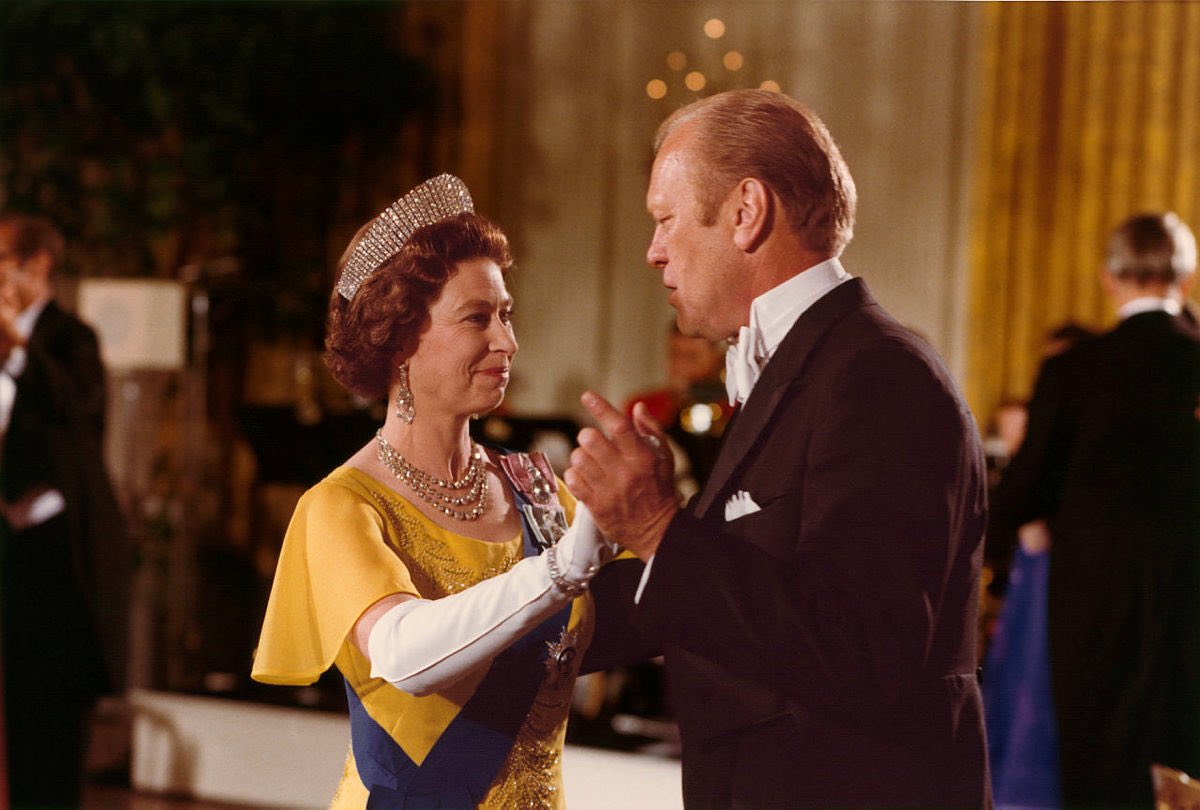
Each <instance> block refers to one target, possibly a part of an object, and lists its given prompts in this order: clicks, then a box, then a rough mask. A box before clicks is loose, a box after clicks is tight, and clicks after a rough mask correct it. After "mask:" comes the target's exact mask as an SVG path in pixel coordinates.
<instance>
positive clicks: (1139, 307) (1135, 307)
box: [1117, 295, 1183, 320]
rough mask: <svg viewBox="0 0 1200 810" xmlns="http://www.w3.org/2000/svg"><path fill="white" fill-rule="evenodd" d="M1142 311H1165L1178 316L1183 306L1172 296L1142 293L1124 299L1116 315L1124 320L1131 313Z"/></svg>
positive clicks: (1140, 312) (1139, 313) (1135, 313)
mask: <svg viewBox="0 0 1200 810" xmlns="http://www.w3.org/2000/svg"><path fill="white" fill-rule="evenodd" d="M1143 312H1166V313H1167V314H1168V315H1175V316H1178V315H1179V313H1181V312H1183V307H1181V306H1180V305H1179V301H1177V300H1176V299H1174V298H1159V297H1158V296H1156V295H1144V296H1142V297H1141V298H1135V299H1133V300H1132V301H1126V302H1125V304H1124V305H1123V306H1122V307H1121V308H1120V309H1118V310H1117V317H1118V318H1120V319H1121V320H1125V319H1126V318H1129V317H1132V316H1133V315H1141V314H1142V313H1143Z"/></svg>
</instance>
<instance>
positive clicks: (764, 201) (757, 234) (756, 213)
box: [728, 177, 775, 253]
mask: <svg viewBox="0 0 1200 810" xmlns="http://www.w3.org/2000/svg"><path fill="white" fill-rule="evenodd" d="M728 204H729V205H730V206H731V207H732V215H733V218H734V219H733V242H734V244H735V245H737V247H738V249H739V250H742V251H744V252H746V253H753V252H754V251H755V250H757V249H758V247H759V245H761V244H762V242H763V240H764V239H766V237H767V235H768V234H770V232H771V225H772V220H773V218H774V212H775V200H774V198H773V197H772V196H771V191H770V189H768V188H767V186H766V184H764V183H763V182H762V181H761V180H758V179H756V178H753V177H747V178H745V179H744V180H741V181H740V182H738V184H737V185H736V186H734V188H733V191H731V192H730V200H729V202H728Z"/></svg>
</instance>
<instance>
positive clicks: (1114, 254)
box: [1105, 212, 1196, 285]
mask: <svg viewBox="0 0 1200 810" xmlns="http://www.w3.org/2000/svg"><path fill="white" fill-rule="evenodd" d="M1105 266H1106V267H1107V269H1108V272H1110V273H1112V274H1113V275H1114V276H1119V277H1121V278H1122V279H1126V280H1129V281H1134V282H1136V283H1137V284H1139V285H1142V284H1149V283H1164V284H1171V283H1175V282H1178V281H1182V280H1183V279H1185V278H1187V277H1188V276H1189V275H1191V274H1192V273H1194V272H1196V237H1195V235H1194V234H1193V233H1192V229H1191V228H1189V227H1188V226H1187V223H1185V222H1184V221H1183V220H1182V219H1180V218H1179V217H1178V216H1177V215H1175V214H1174V213H1171V212H1167V213H1165V214H1139V215H1137V216H1134V217H1130V218H1129V219H1127V220H1125V221H1124V222H1123V223H1121V224H1120V225H1119V226H1118V227H1117V229H1116V230H1114V231H1113V233H1112V236H1111V237H1109V240H1108V255H1107V257H1106V260H1105Z"/></svg>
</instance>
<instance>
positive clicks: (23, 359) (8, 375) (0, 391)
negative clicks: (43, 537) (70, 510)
mask: <svg viewBox="0 0 1200 810" xmlns="http://www.w3.org/2000/svg"><path fill="white" fill-rule="evenodd" d="M49 300H50V299H48V298H45V299H42V300H41V301H38V302H36V303H34V304H32V305H30V306H28V307H26V308H25V309H24V310H22V312H21V314H20V315H18V316H17V318H16V322H15V326H16V329H17V332H18V334H20V335H21V337H23V338H24V339H25V340H26V341H28V340H29V336H30V335H32V334H33V327H34V325H35V324H37V320H38V318H39V317H40V316H41V314H42V310H43V309H45V308H46V304H47V303H48V302H49ZM28 363H29V357H28V354H27V353H26V351H25V348H24V347H23V346H17V347H15V348H13V350H12V351H11V352H10V353H9V355H8V359H7V360H5V362H4V365H3V366H0V447H3V441H4V436H5V434H6V433H8V424H9V422H10V421H11V420H12V411H13V403H14V402H15V401H16V398H17V380H18V379H19V378H20V377H21V375H22V374H24V373H25V367H26V366H27V365H28ZM66 506H67V504H66V501H65V499H64V498H63V494H62V493H61V492H59V491H58V490H57V489H49V488H45V487H35V488H34V489H33V490H32V491H31V492H29V493H28V497H23V498H21V499H20V500H18V501H17V502H16V503H11V504H10V503H5V502H4V501H3V500H0V508H3V510H4V513H5V517H7V518H8V522H9V525H11V526H12V527H13V528H14V529H17V530H21V529H28V528H30V527H33V526H37V525H38V524H41V523H45V522H46V521H47V520H49V519H50V518H52V517H54V516H56V515H58V514H60V513H61V512H62V511H63V510H64V509H66Z"/></svg>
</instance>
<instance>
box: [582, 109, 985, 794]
mask: <svg viewBox="0 0 1200 810" xmlns="http://www.w3.org/2000/svg"><path fill="white" fill-rule="evenodd" d="M656 151H657V156H656V159H655V162H654V167H653V170H652V174H651V179H650V187H649V191H648V194H647V203H648V208H649V211H650V214H651V215H652V216H653V218H654V221H655V223H656V229H655V233H654V237H653V240H652V242H651V244H650V248H649V252H648V255H647V259H648V261H649V263H650V265H651V266H653V267H656V268H658V269H660V270H661V271H662V275H663V284H664V285H665V286H666V287H667V288H668V289H669V290H670V295H669V301H670V303H671V305H672V306H673V307H674V308H675V309H676V311H677V316H678V321H679V326H680V329H681V330H682V331H683V332H684V333H686V334H695V335H703V336H704V337H707V338H709V339H711V340H721V339H729V338H734V339H736V344H735V345H733V346H732V347H731V349H730V351H729V355H728V358H727V360H728V362H727V378H726V383H727V386H728V388H729V393H730V399H731V400H733V401H736V402H737V403H739V409H738V412H737V413H736V414H735V416H734V417H733V421H732V422H731V424H730V425H729V427H728V428H727V430H726V432H725V439H724V444H723V446H722V448H721V451H720V454H719V456H718V458H717V461H716V465H715V468H714V470H713V472H712V475H711V477H710V478H709V480H708V483H707V484H706V486H705V487H704V489H703V490H702V491H701V492H700V494H699V496H698V497H697V498H696V499H695V500H693V501H692V502H691V504H690V505H689V506H688V507H687V508H686V509H682V510H681V509H679V508H678V507H677V505H676V502H675V500H674V498H673V493H672V490H671V479H670V470H669V461H667V460H665V459H664V458H663V457H662V455H661V454H660V453H658V452H656V451H655V449H654V447H653V445H654V444H656V443H658V442H660V441H661V429H660V428H659V427H658V426H657V425H656V424H654V423H653V420H652V419H650V418H649V417H648V416H647V415H646V414H645V412H644V411H635V413H634V416H633V420H632V421H629V420H626V419H625V418H624V417H623V416H622V415H621V414H619V413H618V412H617V411H615V410H614V409H613V408H612V407H611V406H610V405H608V403H606V402H605V401H604V400H602V399H601V398H600V397H598V396H597V395H596V394H594V393H591V392H589V393H586V394H584V397H583V401H584V404H585V406H586V407H587V408H588V409H589V410H590V411H591V413H592V414H593V415H594V416H596V418H597V420H598V421H599V424H600V426H601V428H602V430H603V432H602V431H600V430H595V429H585V430H584V431H582V432H581V434H580V437H579V441H580V447H579V448H578V449H577V450H576V451H575V453H574V454H573V456H572V467H571V469H570V470H568V472H567V473H566V480H567V483H568V485H569V486H570V488H571V491H572V492H573V493H575V494H576V495H577V496H578V497H579V498H580V499H581V500H582V501H583V502H584V503H586V504H587V505H588V506H589V507H590V508H591V510H592V513H593V514H594V515H595V517H596V522H597V523H598V524H599V525H600V527H601V528H602V529H604V531H605V532H606V533H607V534H608V535H609V536H610V537H611V538H612V539H614V540H616V541H617V542H619V543H621V544H622V545H623V546H625V547H626V548H627V549H629V550H631V551H633V552H634V553H635V554H636V555H637V556H638V557H640V558H641V559H642V560H645V561H647V563H648V564H647V566H646V568H645V571H644V572H643V578H642V580H641V582H640V583H638V584H639V585H640V586H641V587H640V593H638V595H637V597H636V598H637V607H636V608H635V609H634V610H633V611H632V615H631V616H630V617H629V619H630V624H628V625H622V624H621V623H620V622H619V621H617V620H616V619H615V618H614V612H613V611H611V610H608V609H607V608H609V607H610V606H611V605H612V604H615V601H614V598H613V597H614V594H616V593H622V592H627V591H629V590H632V589H630V588H628V586H627V585H626V583H619V582H617V581H616V580H619V579H620V578H621V577H622V572H621V565H620V564H619V563H618V564H617V565H613V566H611V573H609V572H607V571H606V572H602V573H601V575H600V577H598V579H597V581H595V582H594V588H595V589H596V591H597V598H598V599H599V600H601V603H602V610H601V613H600V618H599V622H600V623H599V625H598V627H597V639H596V640H595V641H594V642H593V645H594V646H597V649H598V650H601V649H603V648H604V647H605V646H606V645H607V644H609V643H612V642H613V641H614V637H615V636H621V635H622V634H624V633H625V632H626V631H627V630H628V628H630V627H634V628H640V629H642V630H643V632H644V634H645V636H646V637H647V640H646V643H647V645H648V646H650V647H654V646H659V647H661V649H662V651H663V654H664V657H665V664H666V668H667V673H668V688H669V690H670V694H671V696H672V702H673V705H674V709H675V711H676V715H677V718H678V721H679V725H680V731H681V735H682V744H683V780H684V786H683V789H684V798H685V801H686V804H687V806H688V807H689V808H696V807H713V808H717V807H753V808H765V807H788V808H795V807H821V808H829V807H979V806H984V805H986V804H987V803H988V801H989V789H988V780H987V766H986V745H985V741H984V731H983V720H982V708H981V702H980V695H979V688H978V684H977V681H976V661H975V655H976V653H975V649H976V646H975V637H976V627H975V624H976V611H977V607H978V588H979V570H980V563H981V560H982V555H983V530H984V522H985V515H986V496H985V490H984V486H985V470H984V456H983V451H982V448H981V446H980V441H979V436H978V432H977V430H976V428H975V425H974V423H973V421H972V417H971V415H970V413H969V412H968V410H967V408H966V406H965V405H964V403H963V400H962V398H961V397H960V395H959V393H958V391H957V389H956V387H955V384H954V382H953V380H952V379H951V378H950V375H949V373H948V372H947V370H946V369H945V367H944V366H943V364H942V362H941V360H939V358H938V357H937V356H936V354H935V353H934V352H933V350H932V349H930V347H929V346H928V345H926V344H925V343H924V342H923V341H922V340H920V339H919V338H917V337H916V336H914V335H913V334H912V333H911V332H910V331H909V330H907V329H905V328H904V327H902V326H901V325H900V324H898V323H897V322H896V321H895V320H893V319H892V318H891V317H890V316H888V314H887V313H886V312H884V311H883V309H882V308H881V307H880V306H879V304H878V303H876V302H875V300H874V299H873V298H872V297H871V294H870V293H869V292H868V291H867V288H866V285H865V284H863V282H862V281H861V280H858V279H854V278H851V277H850V276H849V275H848V274H847V273H846V271H845V270H844V269H843V267H842V265H841V263H840V262H839V261H838V258H837V257H838V256H839V255H840V254H841V252H842V249H843V248H844V247H845V245H846V243H847V242H848V241H849V240H850V237H851V234H852V229H853V222H854V207H855V190H854V184H853V180H852V179H851V177H850V173H849V171H848V169H847V168H846V165H845V163H844V162H843V160H842V158H841V155H840V153H839V151H838V148H837V146H836V145H835V144H834V142H833V140H832V138H831V137H830V135H829V133H828V131H827V130H826V129H825V127H824V125H823V124H822V123H821V121H820V120H819V119H818V118H817V117H816V116H815V115H814V114H813V113H812V112H810V111H809V110H807V109H806V108H804V107H803V106H801V105H800V104H798V103H796V102H795V101H793V100H792V99H790V98H788V97H787V96H784V95H782V94H779V93H770V92H765V91H758V90H747V91H735V92H729V93H721V94H718V95H715V96H712V97H710V98H707V99H704V100H702V101H699V102H696V103H694V104H692V105H690V106H688V107H685V108H683V109H682V110H680V111H678V112H676V113H675V114H674V115H672V116H671V117H670V118H669V119H667V121H666V122H665V123H664V124H663V126H662V127H661V128H660V130H659V135H658V144H657V150H656ZM647 436H648V437H650V440H647V439H646V438H645V437H647ZM621 585H626V587H625V589H624V591H623V589H622V587H621ZM628 599H629V601H630V602H632V601H633V599H634V597H633V596H632V595H629V596H628Z"/></svg>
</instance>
